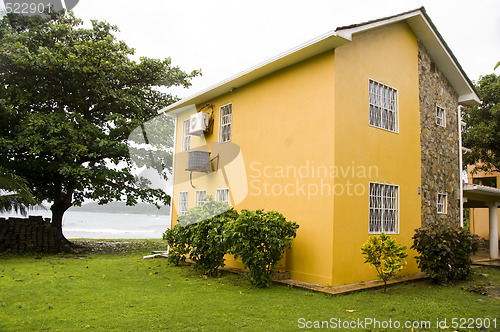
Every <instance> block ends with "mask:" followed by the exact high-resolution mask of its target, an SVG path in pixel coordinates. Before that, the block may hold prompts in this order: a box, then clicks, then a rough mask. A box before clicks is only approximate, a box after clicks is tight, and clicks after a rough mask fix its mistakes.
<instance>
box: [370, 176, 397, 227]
mask: <svg viewBox="0 0 500 332" xmlns="http://www.w3.org/2000/svg"><path fill="white" fill-rule="evenodd" d="M372 185H376V186H383V187H384V188H385V187H392V188H393V189H396V191H395V192H396V196H395V200H396V202H395V205H396V208H395V209H394V208H391V207H389V208H387V207H386V206H385V205H386V204H387V200H386V199H384V198H387V197H384V196H381V197H380V198H377V197H378V196H376V197H375V198H372V197H373V196H372ZM373 199H377V202H378V203H379V204H380V208H379V207H378V206H372V202H373ZM384 201H385V202H384ZM400 202H401V190H400V186H399V185H396V184H390V183H381V182H370V183H369V189H368V234H382V233H385V234H399V229H400ZM377 208H378V210H381V212H380V230H379V231H377V230H372V229H374V228H375V226H372V210H375V209H377ZM387 211H395V213H394V217H395V218H396V219H395V221H394V223H395V227H394V230H387V229H385V227H384V217H385V213H386V212H387Z"/></svg>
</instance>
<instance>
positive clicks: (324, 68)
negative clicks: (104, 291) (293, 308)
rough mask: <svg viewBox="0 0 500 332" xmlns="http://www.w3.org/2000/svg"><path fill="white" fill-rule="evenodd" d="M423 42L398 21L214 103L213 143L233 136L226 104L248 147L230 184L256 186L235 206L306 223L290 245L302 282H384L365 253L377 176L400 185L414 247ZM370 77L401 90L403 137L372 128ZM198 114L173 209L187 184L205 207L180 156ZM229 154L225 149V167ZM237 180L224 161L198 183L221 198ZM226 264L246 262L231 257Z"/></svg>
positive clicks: (405, 235)
mask: <svg viewBox="0 0 500 332" xmlns="http://www.w3.org/2000/svg"><path fill="white" fill-rule="evenodd" d="M417 51H418V46H417V41H416V38H415V36H414V35H413V33H412V32H411V30H410V29H409V28H408V26H407V25H406V24H405V23H398V24H393V25H389V26H386V27H382V28H379V29H376V30H373V31H369V32H366V33H363V34H360V35H359V36H358V35H355V37H354V40H353V42H352V43H349V44H347V45H344V46H342V47H340V48H338V49H336V50H335V51H334V50H332V51H328V52H325V53H323V54H320V55H318V56H315V57H313V58H311V59H308V60H306V61H303V62H301V63H299V64H296V65H293V66H291V67H288V68H285V69H283V70H281V71H278V72H276V73H274V74H271V75H269V76H267V77H263V78H261V79H259V80H257V81H255V82H253V83H251V84H249V85H246V86H245V87H242V88H239V89H236V90H235V91H233V92H229V93H227V94H225V95H223V96H221V97H219V98H216V99H214V100H211V101H209V102H210V103H212V104H213V105H214V116H215V125H214V133H213V134H212V135H210V136H208V137H207V142H208V144H210V143H214V144H213V145H212V148H211V150H212V152H214V151H216V150H221V149H222V150H223V149H224V148H223V146H224V145H227V144H228V143H222V144H219V143H216V142H217V141H218V131H219V122H218V121H219V119H220V117H219V108H220V107H221V106H223V105H225V104H228V103H232V107H233V119H232V142H231V143H233V144H236V145H237V146H239V147H240V148H241V154H240V155H239V157H238V158H239V162H240V164H237V165H244V167H240V166H238V167H235V169H233V170H232V173H233V175H232V176H230V178H231V181H229V182H232V183H231V185H230V193H233V192H234V190H233V189H234V188H233V186H234V183H236V185H237V186H238V187H241V186H246V188H247V189H248V192H247V195H246V197H245V198H244V199H243V200H242V201H241V202H239V199H236V201H237V203H238V204H236V205H235V208H236V209H237V210H241V209H245V208H247V209H264V210H277V211H279V212H281V213H283V215H284V216H285V217H287V219H288V220H293V221H296V222H297V223H298V224H299V225H300V228H299V230H298V233H297V238H296V239H295V241H294V243H293V248H292V249H291V250H290V251H289V252H288V253H287V262H286V264H287V270H288V271H289V272H290V275H291V277H292V278H293V279H298V280H302V281H306V282H311V283H318V284H323V285H340V284H347V283H352V282H358V281H362V280H369V279H376V274H375V273H374V270H373V269H370V268H369V267H368V266H367V265H366V264H364V263H363V257H362V256H361V253H360V248H361V246H362V245H363V243H364V242H366V240H367V239H368V237H369V234H368V186H369V182H370V181H374V182H376V181H378V182H388V183H393V184H397V185H399V186H400V233H399V234H398V235H395V237H396V238H397V239H398V240H399V241H400V242H401V243H403V244H405V245H407V246H408V247H409V246H410V245H411V236H412V234H413V230H414V229H415V228H417V227H419V226H420V196H419V195H418V187H419V186H420V136H419V135H420V134H419V133H420V131H419V130H420V128H419V123H420V122H419V96H418V91H419V89H418V68H417V54H418V52H417ZM369 78H371V79H374V80H376V81H379V82H382V83H385V84H388V85H390V86H392V87H394V88H396V89H398V92H399V128H400V129H399V132H400V133H399V134H395V133H391V132H387V131H384V130H381V129H377V128H373V127H370V126H369V124H368V111H369V108H368V79H369ZM201 106H203V105H197V108H198V109H199V108H200V107H201ZM194 112H195V110H194V109H192V110H191V111H188V112H185V113H182V114H180V115H179V116H178V128H177V137H176V140H177V144H176V145H177V147H176V149H177V150H176V152H177V153H176V159H175V170H176V172H175V179H174V181H175V182H174V183H175V185H174V194H173V202H174V206H173V213H174V215H176V213H177V203H178V196H179V195H178V194H179V191H183V190H187V191H188V192H189V207H193V206H194V204H195V190H194V189H193V188H192V187H191V185H190V183H189V172H186V171H184V169H185V168H186V165H187V153H186V152H184V153H179V151H180V144H181V143H180V142H181V140H182V121H183V120H184V119H187V118H188V117H189V116H190V115H191V114H192V113H194ZM191 142H192V143H191V144H192V148H193V147H196V146H202V145H206V142H204V141H203V139H201V138H198V137H193V138H192V141H191ZM227 154H228V153H227V152H224V151H222V152H221V163H222V165H225V162H227V160H226V161H224V158H225V155H227ZM229 154H230V153H229ZM359 167H362V168H361V169H360V168H359ZM363 167H364V175H362V174H361V173H360V171H362V170H363ZM241 168H244V171H242V170H241ZM352 171H354V174H353V173H352ZM238 172H239V173H238ZM234 174H236V175H234ZM238 174H239V175H238ZM245 174H246V177H245ZM226 182H227V181H226V180H225V177H224V172H223V171H222V169H220V170H219V171H217V172H214V173H211V174H209V175H207V176H204V175H203V176H200V175H196V176H195V177H194V179H193V184H194V185H195V186H196V187H197V189H206V190H207V194H209V195H212V196H215V190H216V188H221V187H227V186H228V185H229V184H228V183H226ZM356 185H358V186H357V187H356ZM362 188H363V189H364V190H363V192H362V193H361V189H362ZM341 190H342V191H343V192H340V191H341ZM240 191H241V190H240ZM356 191H357V192H356ZM239 197H241V194H239ZM232 203H233V204H234V203H235V197H234V196H233V197H232ZM172 224H175V218H174V220H173V221H172ZM409 256H410V257H409V259H408V261H409V265H408V269H407V270H406V271H405V273H413V272H416V271H417V269H416V264H415V262H414V260H413V259H412V258H411V257H413V256H415V255H414V253H412V252H410V253H409ZM227 263H228V265H233V266H234V265H236V266H238V264H237V263H234V262H233V260H232V259H230V258H229V259H228V260H227Z"/></svg>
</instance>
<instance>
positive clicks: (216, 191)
mask: <svg viewBox="0 0 500 332" xmlns="http://www.w3.org/2000/svg"><path fill="white" fill-rule="evenodd" d="M221 192H225V193H226V194H224V195H225V198H226V199H227V200H221V199H220V193H221ZM215 198H216V201H217V202H226V203H227V204H229V188H217V189H216V190H215Z"/></svg>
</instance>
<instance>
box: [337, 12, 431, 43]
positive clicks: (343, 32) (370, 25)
mask: <svg viewBox="0 0 500 332" xmlns="http://www.w3.org/2000/svg"><path fill="white" fill-rule="evenodd" d="M418 15H421V14H420V12H417V11H414V12H411V13H406V14H403V15H398V16H395V17H391V18H387V19H385V20H380V21H376V22H373V23H367V24H362V25H359V26H356V27H353V28H348V29H342V30H338V31H337V36H339V37H343V38H345V39H347V40H350V41H352V35H353V34H355V33H358V32H362V31H366V30H370V29H375V28H378V27H380V26H383V25H387V24H391V23H396V22H400V21H404V20H406V19H408V18H410V17H414V16H418Z"/></svg>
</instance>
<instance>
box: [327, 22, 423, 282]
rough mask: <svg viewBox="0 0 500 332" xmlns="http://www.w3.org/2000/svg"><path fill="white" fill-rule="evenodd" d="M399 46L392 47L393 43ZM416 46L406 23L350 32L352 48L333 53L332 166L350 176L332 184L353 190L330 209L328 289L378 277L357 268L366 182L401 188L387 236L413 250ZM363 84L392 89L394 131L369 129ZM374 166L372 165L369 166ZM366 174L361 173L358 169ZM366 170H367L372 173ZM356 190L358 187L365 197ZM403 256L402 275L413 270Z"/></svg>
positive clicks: (365, 218) (364, 235)
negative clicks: (346, 168) (395, 221)
mask: <svg viewBox="0 0 500 332" xmlns="http://www.w3.org/2000/svg"><path fill="white" fill-rule="evenodd" d="M396 41H397V42H396ZM417 56H418V45H417V40H416V37H415V35H414V34H413V32H412V31H411V30H410V28H409V27H408V26H407V25H406V23H397V24H392V25H388V26H384V27H381V28H378V29H375V30H372V31H368V32H366V33H363V34H360V35H355V36H354V39H353V41H352V43H350V44H347V45H345V46H343V47H340V48H338V49H337V50H336V53H335V60H336V67H335V69H336V70H335V82H336V91H335V96H336V97H335V98H336V105H335V106H336V112H335V116H336V118H335V121H336V124H337V125H336V130H335V163H336V164H337V165H355V166H356V173H355V174H354V176H353V174H352V173H347V176H345V177H339V178H338V181H337V182H338V183H342V184H344V185H345V186H347V183H348V181H349V182H350V183H352V185H359V186H358V191H357V193H354V194H353V195H352V196H349V195H345V194H344V195H337V196H335V204H334V211H335V212H334V231H333V232H334V249H333V251H334V252H333V254H334V262H333V279H334V284H335V285H338V284H343V283H352V282H356V281H359V280H370V279H376V273H375V271H374V269H370V268H369V267H368V266H367V265H366V264H363V257H362V256H361V254H360V248H361V246H362V245H363V244H364V243H365V242H366V241H367V239H368V237H369V236H370V235H369V233H368V232H369V231H368V225H369V197H368V190H369V182H381V183H388V184H394V185H398V186H399V190H400V192H399V194H400V208H399V212H400V215H399V217H400V220H399V224H400V230H399V234H397V235H391V236H393V237H395V238H396V239H397V240H398V242H399V243H401V244H404V245H406V246H407V247H408V248H409V247H410V246H411V237H412V235H413V233H414V229H416V228H418V227H420V224H421V221H420V206H421V203H420V196H419V195H418V187H419V186H420V184H421V180H420V179H421V175H420V172H421V169H420V112H419V92H418V91H419V87H418V84H419V82H418V67H417V63H418V59H417ZM369 79H373V80H375V81H378V82H381V83H384V84H386V85H389V86H391V87H393V88H395V89H397V90H398V98H399V133H393V132H389V131H386V130H383V129H379V128H375V127H371V126H370V125H369V105H368V97H369V94H368V82H369ZM372 166H375V167H376V168H375V169H373V168H371V167H372ZM363 169H364V170H366V171H365V172H362V170H363ZM370 169H371V170H372V171H370ZM361 188H364V191H363V194H360V193H361ZM413 256H415V253H414V252H410V253H409V258H408V259H407V261H408V266H407V269H405V270H404V271H403V273H415V272H417V267H416V264H415V261H414V259H413Z"/></svg>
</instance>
